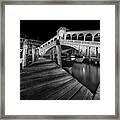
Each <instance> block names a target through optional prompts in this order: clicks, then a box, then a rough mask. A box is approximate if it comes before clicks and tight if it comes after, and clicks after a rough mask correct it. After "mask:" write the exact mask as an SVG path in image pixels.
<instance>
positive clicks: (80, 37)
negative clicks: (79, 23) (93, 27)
mask: <svg viewBox="0 0 120 120" xmlns="http://www.w3.org/2000/svg"><path fill="white" fill-rule="evenodd" d="M78 40H81V41H83V40H84V34H83V33H80V34H79V35H78Z"/></svg>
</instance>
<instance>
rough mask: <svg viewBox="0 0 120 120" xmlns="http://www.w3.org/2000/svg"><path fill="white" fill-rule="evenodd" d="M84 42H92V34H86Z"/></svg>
mask: <svg viewBox="0 0 120 120" xmlns="http://www.w3.org/2000/svg"><path fill="white" fill-rule="evenodd" d="M85 41H92V34H91V33H88V34H87V35H86V37H85Z"/></svg>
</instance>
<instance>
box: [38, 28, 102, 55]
mask: <svg viewBox="0 0 120 120" xmlns="http://www.w3.org/2000/svg"><path fill="white" fill-rule="evenodd" d="M57 40H59V41H60V45H65V46H70V47H72V48H74V49H76V50H78V51H79V52H82V53H83V54H87V55H88V54H90V55H96V54H100V31H99V30H86V31H70V30H68V29H66V28H64V27H61V28H59V29H58V30H57V35H56V36H54V37H53V38H51V39H50V40H48V41H47V42H45V43H44V44H42V45H41V46H40V47H39V55H40V56H44V55H45V53H46V52H47V51H49V50H50V49H52V48H53V47H54V46H56V41H57Z"/></svg>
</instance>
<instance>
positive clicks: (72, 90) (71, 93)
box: [59, 84, 82, 100]
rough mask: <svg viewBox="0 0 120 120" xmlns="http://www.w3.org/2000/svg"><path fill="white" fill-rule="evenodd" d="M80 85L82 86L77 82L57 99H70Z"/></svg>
mask: <svg viewBox="0 0 120 120" xmlns="http://www.w3.org/2000/svg"><path fill="white" fill-rule="evenodd" d="M81 87H82V85H81V84H77V85H76V86H74V87H73V88H72V89H71V90H70V91H68V92H67V93H66V94H64V95H63V96H62V97H61V98H59V99H60V100H69V99H71V98H72V97H73V96H74V95H75V94H76V92H77V91H78V90H79V89H80V88H81Z"/></svg>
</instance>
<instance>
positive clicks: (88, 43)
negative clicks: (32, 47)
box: [39, 35, 100, 55]
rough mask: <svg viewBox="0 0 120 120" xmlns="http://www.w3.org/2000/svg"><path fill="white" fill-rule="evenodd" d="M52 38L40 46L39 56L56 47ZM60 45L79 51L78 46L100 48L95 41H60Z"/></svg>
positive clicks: (98, 43) (54, 38)
mask: <svg viewBox="0 0 120 120" xmlns="http://www.w3.org/2000/svg"><path fill="white" fill-rule="evenodd" d="M57 37H58V36H57V35H56V36H54V37H53V38H51V39H50V40H49V41H47V42H45V43H44V44H42V45H41V46H40V49H39V54H40V55H43V54H44V53H46V51H47V50H48V49H50V48H52V47H53V46H55V45H56V38H57ZM60 43H61V45H67V46H73V47H74V48H75V49H79V45H84V46H90V47H100V42H97V41H80V40H64V39H60Z"/></svg>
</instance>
